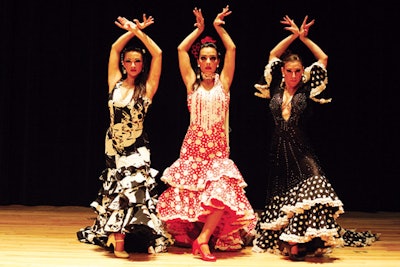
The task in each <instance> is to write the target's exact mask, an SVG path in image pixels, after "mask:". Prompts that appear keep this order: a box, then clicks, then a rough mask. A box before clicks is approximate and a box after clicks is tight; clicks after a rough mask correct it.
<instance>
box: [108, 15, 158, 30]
mask: <svg viewBox="0 0 400 267" xmlns="http://www.w3.org/2000/svg"><path fill="white" fill-rule="evenodd" d="M153 23H154V18H153V17H152V16H149V17H147V16H146V14H143V21H142V22H140V21H139V20H138V19H133V21H130V20H128V19H127V18H125V17H118V18H117V21H115V24H116V25H117V26H118V27H120V28H121V29H125V30H128V31H131V30H136V29H140V30H143V29H144V28H146V27H147V26H150V25H151V24H153Z"/></svg>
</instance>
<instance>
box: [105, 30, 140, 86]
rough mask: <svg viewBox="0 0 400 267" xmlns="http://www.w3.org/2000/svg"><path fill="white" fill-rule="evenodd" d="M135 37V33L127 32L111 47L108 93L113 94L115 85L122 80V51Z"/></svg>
mask: <svg viewBox="0 0 400 267" xmlns="http://www.w3.org/2000/svg"><path fill="white" fill-rule="evenodd" d="M134 36H135V34H134V33H133V32H130V31H127V32H125V33H124V34H122V35H121V36H120V37H119V38H118V39H117V40H116V41H115V42H114V43H113V44H112V45H111V50H110V56H109V59H108V92H111V91H112V89H113V88H114V86H115V84H116V83H117V82H118V81H119V80H120V79H121V78H122V73H121V70H120V68H119V64H120V61H121V59H120V55H121V51H122V49H124V47H125V45H126V44H127V43H128V42H129V40H130V39H132V38H133V37H134Z"/></svg>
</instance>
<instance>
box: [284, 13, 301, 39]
mask: <svg viewBox="0 0 400 267" xmlns="http://www.w3.org/2000/svg"><path fill="white" fill-rule="evenodd" d="M280 22H281V23H282V24H284V25H288V26H287V27H285V28H284V29H285V30H287V31H290V32H292V33H293V34H294V35H296V36H298V35H299V34H300V30H299V27H297V25H296V23H294V20H292V19H291V18H290V17H289V16H288V15H286V16H284V17H283V19H282V20H281V21H280Z"/></svg>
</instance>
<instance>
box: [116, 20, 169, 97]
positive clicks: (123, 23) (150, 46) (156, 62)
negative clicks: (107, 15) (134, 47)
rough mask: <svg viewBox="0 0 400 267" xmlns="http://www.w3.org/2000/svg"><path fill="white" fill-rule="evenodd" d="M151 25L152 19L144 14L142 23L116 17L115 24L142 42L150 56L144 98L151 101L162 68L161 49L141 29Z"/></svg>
mask: <svg viewBox="0 0 400 267" xmlns="http://www.w3.org/2000/svg"><path fill="white" fill-rule="evenodd" d="M153 23H154V19H153V17H152V16H150V17H149V18H146V14H143V22H142V23H140V22H139V20H137V19H134V20H133V22H132V21H129V20H127V19H126V18H124V17H118V22H116V24H117V25H118V26H119V27H121V28H124V29H126V30H128V31H129V32H132V33H133V34H134V35H135V36H136V37H137V38H138V39H139V40H140V41H142V43H143V44H144V45H145V46H146V48H147V50H149V52H150V54H151V63H150V71H149V77H148V78H147V82H146V96H147V97H148V98H150V99H152V98H153V96H154V94H155V93H156V92H157V89H158V85H159V82H160V77H161V68H162V50H161V48H160V47H159V46H158V45H157V44H156V43H155V42H154V41H153V39H151V38H150V36H148V35H147V34H145V33H144V32H143V31H142V29H144V28H145V27H147V26H148V25H150V24H153Z"/></svg>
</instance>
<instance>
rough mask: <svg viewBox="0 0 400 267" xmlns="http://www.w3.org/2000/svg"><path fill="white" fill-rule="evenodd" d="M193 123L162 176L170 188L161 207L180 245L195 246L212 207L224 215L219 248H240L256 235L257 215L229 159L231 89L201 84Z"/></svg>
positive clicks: (193, 101) (193, 97) (193, 99)
mask: <svg viewBox="0 0 400 267" xmlns="http://www.w3.org/2000/svg"><path fill="white" fill-rule="evenodd" d="M188 108H189V110H190V125H189V128H188V130H187V133H186V135H185V139H184V141H183V144H182V147H181V151H180V157H179V158H178V159H177V160H176V161H175V162H174V163H173V164H172V165H171V166H170V167H168V168H167V169H166V170H165V171H164V173H163V176H162V177H161V180H162V181H164V182H165V183H166V184H168V185H169V186H170V187H169V188H168V189H167V190H165V191H164V192H163V193H162V194H161V195H160V197H159V198H158V204H157V210H158V214H159V216H160V218H161V220H162V221H163V222H164V223H165V225H166V228H167V231H169V232H170V233H171V234H172V235H173V237H174V238H175V241H176V243H177V244H182V245H187V246H190V245H191V243H192V241H193V240H194V239H195V238H196V237H197V235H198V233H199V231H200V230H201V225H202V223H204V222H205V219H206V216H207V214H209V213H210V211H211V210H212V209H223V210H224V211H225V212H224V216H223V218H222V219H221V220H220V224H219V225H218V226H217V229H216V231H215V232H214V234H213V237H212V242H213V245H214V247H215V248H218V249H221V250H232V249H239V248H241V247H242V245H243V240H242V239H243V237H244V236H246V238H247V237H248V235H250V232H251V231H252V230H253V228H254V226H255V222H256V216H255V213H254V211H253V208H252V207H251V205H250V203H249V201H248V199H247V197H246V195H245V191H244V187H246V186H247V184H246V182H245V181H244V179H243V177H242V175H241V173H240V171H239V170H238V168H237V166H236V165H235V163H234V162H233V161H232V160H231V159H229V145H228V136H227V129H226V124H225V123H226V121H225V119H227V112H228V109H229V93H226V92H225V91H224V90H223V88H222V84H221V82H220V81H219V80H218V76H217V77H216V82H215V85H214V87H213V88H212V89H211V90H206V89H204V88H202V87H199V88H198V89H197V90H195V91H194V92H193V93H192V94H190V95H188Z"/></svg>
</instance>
